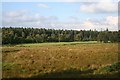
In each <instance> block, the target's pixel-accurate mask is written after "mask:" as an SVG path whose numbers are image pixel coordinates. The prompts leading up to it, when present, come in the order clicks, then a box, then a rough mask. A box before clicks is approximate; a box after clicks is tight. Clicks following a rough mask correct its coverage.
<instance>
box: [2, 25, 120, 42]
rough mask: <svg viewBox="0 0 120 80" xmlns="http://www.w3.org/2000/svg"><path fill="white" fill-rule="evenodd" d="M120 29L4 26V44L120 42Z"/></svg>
mask: <svg viewBox="0 0 120 80" xmlns="http://www.w3.org/2000/svg"><path fill="white" fill-rule="evenodd" d="M119 34H120V31H109V30H108V29H106V30H105V31H96V30H79V31H78V30H55V29H44V28H13V27H9V28H6V27H3V28H2V44H22V43H43V42H73V41H98V42H104V43H107V42H111V43H114V42H119V41H120V40H119V38H120V36H119Z"/></svg>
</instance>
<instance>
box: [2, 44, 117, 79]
mask: <svg viewBox="0 0 120 80" xmlns="http://www.w3.org/2000/svg"><path fill="white" fill-rule="evenodd" d="M89 43H90V42H89ZM89 43H87V44H86V43H85V44H84V43H79V44H77V42H68V43H56V44H55V43H42V44H22V46H21V45H16V46H11V47H6V46H5V47H3V49H4V51H8V52H3V64H4V65H3V77H4V78H13V77H17V78H19V77H22V78H33V77H111V75H112V77H117V76H116V75H115V74H117V73H118V72H117V71H116V69H114V70H115V71H112V72H111V71H106V70H105V69H106V68H105V69H104V67H107V66H111V65H112V64H114V63H116V62H118V44H115V43H107V44H100V43H93V44H92V43H90V44H89ZM61 44H62V45H61ZM63 44H66V45H63ZM56 45H57V46H56ZM28 46H29V47H28ZM16 50H18V51H16ZM4 53H5V54H4ZM107 68H109V67H107ZM117 69H119V68H117ZM110 70H111V69H110ZM112 70H113V67H112Z"/></svg>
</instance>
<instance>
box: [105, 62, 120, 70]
mask: <svg viewBox="0 0 120 80" xmlns="http://www.w3.org/2000/svg"><path fill="white" fill-rule="evenodd" d="M103 69H104V70H106V71H109V72H112V71H119V70H120V62H117V63H115V64H113V65H111V66H107V67H104V68H103Z"/></svg>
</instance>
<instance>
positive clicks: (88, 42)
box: [16, 41, 98, 47]
mask: <svg viewBox="0 0 120 80" xmlns="http://www.w3.org/2000/svg"><path fill="white" fill-rule="evenodd" d="M94 43H98V42H97V41H84V42H50V43H34V44H33V43H32V44H19V45H16V46H17V47H34V46H51V45H54V46H55V45H58V46H59V45H76V44H94Z"/></svg>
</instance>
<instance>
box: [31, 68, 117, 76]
mask: <svg viewBox="0 0 120 80" xmlns="http://www.w3.org/2000/svg"><path fill="white" fill-rule="evenodd" d="M94 70H96V69H87V70H84V71H81V70H76V69H69V70H63V71H59V72H58V71H56V72H51V73H45V74H39V75H37V76H33V77H31V78H118V73H114V74H104V75H103V74H93V72H94Z"/></svg>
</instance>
